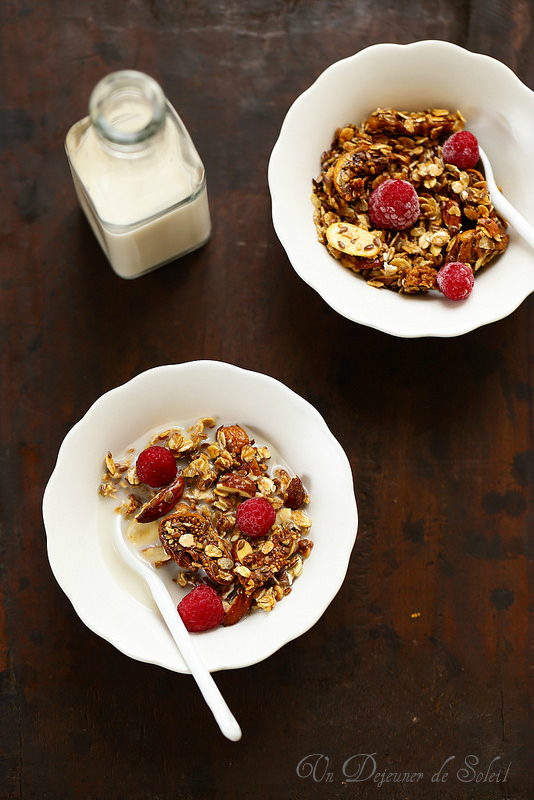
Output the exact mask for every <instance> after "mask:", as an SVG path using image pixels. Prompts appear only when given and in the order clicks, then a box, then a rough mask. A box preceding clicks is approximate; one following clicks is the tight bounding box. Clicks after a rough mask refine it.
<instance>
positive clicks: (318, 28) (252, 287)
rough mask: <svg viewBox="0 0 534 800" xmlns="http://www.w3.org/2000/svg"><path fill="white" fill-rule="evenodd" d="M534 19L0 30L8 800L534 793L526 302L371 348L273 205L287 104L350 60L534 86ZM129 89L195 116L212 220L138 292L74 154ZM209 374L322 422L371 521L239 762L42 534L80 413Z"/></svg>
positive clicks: (437, 16) (23, 10) (166, 23)
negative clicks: (427, 44)
mask: <svg viewBox="0 0 534 800" xmlns="http://www.w3.org/2000/svg"><path fill="white" fill-rule="evenodd" d="M533 18H534V2H533V0H501V1H500V2H497V0H486V2H477V1H476V0H469V2H468V1H467V0H466V2H460V1H459V0H451V2H435V1H434V2H431V1H430V0H404V2H403V3H402V4H401V3H397V2H393V1H392V0H384V2H382V3H375V4H372V3H368V2H360V3H358V2H354V1H353V2H350V0H317V1H315V2H309V3H305V2H297V1H296V0H291V1H290V0H287V2H283V0H273V2H271V3H265V2H264V0H245V1H244V2H240V1H238V0H227V1H226V2H223V1H221V2H218V3H213V2H208V0H198V1H197V2H196V3H192V2H171V0H150V2H146V3H145V2H139V0H124V2H122V1H121V2H116V0H91V2H81V1H80V0H70V2H66V0H41V2H36V0H27V2H25V3H23V2H15V0H11V1H10V2H9V1H7V0H6V2H5V3H4V4H3V5H2V8H1V10H0V23H1V24H0V37H1V42H0V54H1V62H0V82H1V87H2V100H1V105H0V115H1V124H0V140H1V143H2V151H1V158H2V163H1V168H2V173H1V174H2V183H1V185H2V197H3V203H2V214H1V217H0V229H1V242H2V256H1V271H2V284H1V292H2V310H1V319H0V325H1V335H2V350H1V357H2V379H3V392H2V414H1V426H2V436H1V459H2V480H1V489H2V505H1V512H0V513H1V520H2V522H1V539H0V558H1V562H0V675H1V691H0V797H1V798H2V800H7V798H9V800H12V799H13V800H15V799H16V800H62V799H63V798H65V800H82V798H83V800H89V799H90V800H107V798H110V799H111V798H119V799H120V800H175V798H176V799H177V798H184V799H185V798H199V797H200V798H204V797H206V798H211V797H213V798H220V800H227V799H228V800H230V799H231V800H235V798H243V799H246V800H248V798H251V797H254V796H260V797H263V798H269V799H270V798H291V797H295V798H315V797H321V798H328V800H331V799H333V798H348V797H359V798H368V797H379V798H385V800H389V799H390V798H410V799H411V798H414V800H424V799H425V798H432V800H434V798H436V799H437V800H440V799H441V798H462V799H463V798H465V800H496V799H497V798H499V799H500V798H507V800H528V799H529V798H532V797H533V796H534V778H533V764H532V752H533V745H534V736H533V727H532V714H533V697H534V693H533V684H532V675H533V669H534V659H533V633H534V629H533V618H532V604H533V602H534V598H533V595H532V581H533V558H534V549H533V538H532V537H533V528H534V524H533V522H534V519H533V499H534V498H533V491H532V480H533V475H534V449H533V417H532V391H533V389H534V362H533V358H534V355H533V350H532V348H533V344H534V318H533V311H534V299H533V298H532V297H531V298H529V299H528V300H526V301H525V302H524V303H523V304H522V305H521V307H520V308H518V309H517V310H516V311H515V312H514V313H513V314H511V315H510V316H509V317H508V318H507V319H504V320H503V321H501V322H498V323H495V324H493V325H489V326H487V327H484V328H482V329H480V330H478V331H475V332H473V333H470V334H467V335H465V336H462V337H459V338H455V339H451V340H443V339H419V340H403V339H396V338H394V337H390V336H387V335H384V334H382V333H379V332H377V331H374V330H372V329H368V328H364V327H362V326H359V325H357V324H353V323H351V322H349V321H348V320H345V319H344V318H342V317H341V316H339V315H337V314H336V313H335V312H334V311H333V310H331V309H330V307H329V306H327V305H326V304H325V303H324V302H323V300H322V299H321V298H320V297H319V296H318V295H317V294H316V293H315V292H314V291H313V290H311V289H310V288H309V287H308V286H307V285H305V284H304V283H303V282H302V281H301V280H300V279H299V277H298V276H297V275H296V273H295V272H294V271H293V270H292V268H291V266H290V264H289V262H288V259H287V257H286V255H285V252H284V250H283V249H282V247H281V245H280V243H279V242H278V239H277V237H276V235H275V233H274V231H273V228H272V224H271V218H270V198H269V193H268V188H267V181H266V170H267V162H268V158H269V154H270V152H271V149H272V146H273V144H274V142H275V140H276V137H277V135H278V131H279V128H280V125H281V123H282V120H283V117H284V115H285V113H286V111H287V109H288V107H289V105H290V104H291V103H292V101H293V100H294V99H295V98H296V97H297V96H298V95H299V94H300V93H301V92H302V91H303V90H304V89H305V88H307V87H308V86H309V84H310V83H311V82H312V81H313V80H314V79H315V77H316V76H317V75H319V73H320V72H322V70H323V69H324V68H325V67H327V66H328V65H329V64H330V63H332V62H333V61H336V60H338V59H339V58H342V57H344V56H348V55H350V54H352V53H354V52H357V51H358V50H360V49H362V48H363V47H365V46H367V45H369V44H373V43H376V42H380V41H394V42H400V43H408V42H411V41H415V40H417V39H427V38H442V39H447V40H449V41H451V42H455V43H458V44H460V45H462V46H464V47H466V48H468V49H471V50H474V51H478V52H481V53H487V54H489V55H492V56H494V57H496V58H498V59H500V60H501V61H503V62H504V63H506V64H507V65H508V66H509V67H511V68H512V69H513V70H514V71H515V72H516V73H517V75H518V76H519V77H520V78H521V79H522V80H523V81H524V82H525V83H526V84H527V85H528V86H529V87H530V88H531V89H534V48H533V47H532V41H533V36H534V27H533ZM125 67H134V68H137V69H141V70H143V71H145V72H147V73H149V74H150V75H152V76H153V77H155V78H156V79H157V80H158V81H159V82H160V83H161V84H162V86H163V87H164V89H165V91H166V93H167V95H168V96H169V97H170V98H171V100H172V102H173V103H174V104H175V106H176V107H177V109H178V110H179V112H180V113H181V115H182V117H183V119H184V121H185V123H186V125H187V126H188V128H189V130H190V132H191V134H192V136H193V138H194V140H195V142H196V144H197V147H198V149H199V151H200V153H201V155H202V157H203V160H204V162H205V165H206V168H207V174H208V180H209V192H210V201H211V209H212V216H213V224H214V230H213V237H212V239H211V242H210V243H209V244H208V245H207V246H206V247H205V248H204V249H202V250H201V251H198V252H196V253H194V254H192V255H190V256H188V257H186V258H185V259H183V260H182V261H181V262H180V263H175V264H172V265H170V266H167V267H165V268H162V269H160V270H157V271H156V272H154V273H152V274H150V275H148V276H145V277H144V278H141V279H139V280H136V281H124V280H121V279H120V278H118V277H116V276H115V275H114V273H113V272H112V270H111V269H110V267H109V266H108V264H107V262H106V260H105V258H104V256H103V255H102V253H101V251H100V249H99V246H98V244H97V243H96V240H95V239H94V237H93V235H92V233H91V231H90V229H89V226H88V225H87V223H86V221H85V219H84V218H83V216H82V214H81V212H80V210H79V206H78V205H77V202H76V199H75V196H74V191H73V187H72V183H71V179H70V175H69V172H68V167H67V162H66V158H65V154H64V150H63V140H64V136H65V133H66V131H67V129H68V127H69V126H70V125H71V124H72V123H73V122H75V121H76V120H77V119H79V118H80V117H81V116H83V115H84V114H85V109H86V103H87V99H88V96H89V93H90V91H91V89H92V87H93V86H94V84H95V83H96V82H97V81H98V80H99V79H100V78H101V77H103V75H105V74H106V73H108V72H111V71H113V70H116V69H121V68H125ZM533 138H534V131H533ZM318 332H319V333H318ZM311 343H313V346H311ZM198 358H211V359H220V360H224V361H228V362H231V363H234V364H238V365H240V366H244V367H247V368H251V369H254V370H258V371H260V372H265V373H267V374H270V375H273V376H275V377H276V378H278V379H280V380H281V381H283V382H284V383H286V384H287V385H288V386H290V387H291V388H292V389H294V390H295V391H297V392H298V393H299V394H301V395H302V396H304V397H305V398H306V399H307V400H309V401H310V402H311V403H313V404H314V405H315V406H316V407H317V409H318V410H319V411H320V412H321V413H322V414H323V415H324V417H325V418H326V420H327V422H328V424H329V426H330V428H331V429H332V431H333V433H334V434H335V435H336V437H337V438H338V439H339V440H340V441H341V442H342V444H343V446H344V448H345V450H346V452H347V454H348V456H349V458H350V461H351V464H352V468H353V473H354V483H355V488H356V495H357V499H358V505H359V512H360V528H359V535H358V539H357V543H356V546H355V549H354V553H353V557H352V560H351V564H350V567H349V571H348V575H347V579H346V581H345V583H344V585H343V587H342V589H341V591H340V592H339V594H338V595H337V597H336V598H335V600H334V601H333V602H332V604H331V606H330V607H329V609H328V611H327V613H326V614H325V615H324V617H323V618H322V619H321V620H320V621H319V622H318V623H317V624H316V625H315V627H314V628H313V629H312V630H310V631H309V632H308V633H307V634H306V635H304V636H302V637H300V638H299V639H298V640H296V641H294V642H292V643H291V644H288V645H287V646H285V647H284V648H282V650H280V651H279V652H277V653H276V654H275V655H274V656H272V657H271V658H269V659H268V660H266V661H265V662H263V663H261V664H257V665H255V666H252V667H249V668H246V669H243V670H237V671H229V672H223V673H218V674H217V676H216V678H217V682H218V684H219V686H220V687H221V689H222V691H223V694H224V695H225V696H226V697H227V698H228V701H229V704H230V706H231V707H232V709H233V710H234V712H235V714H236V716H237V718H238V719H239V721H240V723H241V725H242V728H243V732H244V735H243V739H242V741H241V742H240V743H238V744H234V743H230V742H228V741H226V740H225V739H223V737H222V736H221V735H220V733H219V731H218V729H217V727H216V724H215V722H214V721H213V718H212V716H211V714H210V712H209V711H208V710H207V709H206V707H205V706H204V704H203V702H202V700H201V698H200V695H199V693H198V692H197V690H196V687H195V685H194V683H193V680H192V679H191V678H190V676H187V675H179V674H174V673H171V672H168V671H166V670H164V669H161V668H158V667H154V666H149V665H146V664H143V663H138V662H136V661H133V660H130V659H128V658H127V657H125V656H123V655H122V654H121V653H119V652H118V651H116V650H115V649H114V648H113V647H112V646H111V645H110V644H108V643H107V642H106V641H104V640H102V639H100V638H99V637H97V636H96V635H94V634H93V633H92V632H90V631H89V630H88V629H87V628H86V627H85V626H84V625H83V623H82V622H81V621H80V620H79V619H78V617H77V616H76V614H75V612H74V611H73V609H72V607H71V605H70V602H69V601H68V599H67V598H66V597H65V596H64V595H63V593H62V592H61V590H60V589H59V588H58V586H57V584H56V582H55V580H54V577H53V575H52V573H51V571H50V568H49V566H48V561H47V554H46V540H45V534H44V528H43V523H42V516H41V500H42V494H43V490H44V487H45V484H46V481H47V479H48V477H49V475H50V473H51V471H52V469H53V466H54V463H55V459H56V455H57V451H58V448H59V445H60V443H61V441H62V439H63V438H64V436H65V434H66V433H67V432H68V430H69V429H70V428H71V427H72V425H73V424H74V423H76V422H77V421H78V419H79V418H80V417H81V416H82V415H83V414H84V412H85V411H86V410H87V409H88V408H89V406H90V405H91V404H92V403H93V402H94V401H95V400H96V399H97V398H98V397H99V396H100V395H101V394H102V393H103V392H105V391H107V390H109V389H111V388H113V387H115V386H117V385H119V384H121V383H123V382H125V381H126V380H128V379H129V378H131V377H132V376H134V375H135V374H137V373H138V372H140V371H142V370H144V369H147V368H149V367H153V366H156V365H159V364H165V363H172V362H180V361H188V360H192V359H198ZM82 513H83V512H82ZM311 754H315V755H313V756H312V755H311ZM365 755H368V756H369V758H368V760H367V764H366V767H365V769H367V772H362V773H360V775H361V778H362V779H361V780H359V781H354V780H351V778H354V777H355V775H356V774H357V769H358V767H359V766H362V762H363V759H364V756H365ZM371 756H372V758H373V759H374V762H373V761H372V760H371ZM466 760H467V762H466ZM445 762H447V763H446V764H445ZM465 762H466V763H465ZM444 764H445V766H444V767H443V765H444ZM442 767H443V768H442ZM441 768H442V769H441ZM440 769H441V772H440ZM462 769H463V770H464V772H463V773H462V772H459V771H460V770H462ZM373 770H374V775H372V772H373ZM499 771H500V772H499ZM393 773H395V774H396V775H399V774H402V775H404V774H405V773H409V774H410V775H414V776H415V777H414V779H413V780H412V782H411V783H406V782H403V783H399V782H392V781H393V778H392V777H391V775H392V774H393ZM436 773H438V775H436ZM491 773H493V775H494V780H493V781H490V778H489V776H490V775H491ZM366 775H368V776H371V775H372V777H366ZM381 775H383V776H384V777H380V776H381ZM388 775H389V776H390V777H389V782H386V778H387V777H388ZM419 775H420V777H417V776H419ZM462 776H463V780H462V779H461V777H462ZM495 776H497V777H499V780H498V781H497V780H496V779H495ZM433 777H434V778H435V780H434V781H433V780H432V778H433ZM437 778H439V781H438V780H437Z"/></svg>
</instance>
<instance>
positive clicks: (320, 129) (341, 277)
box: [268, 40, 534, 338]
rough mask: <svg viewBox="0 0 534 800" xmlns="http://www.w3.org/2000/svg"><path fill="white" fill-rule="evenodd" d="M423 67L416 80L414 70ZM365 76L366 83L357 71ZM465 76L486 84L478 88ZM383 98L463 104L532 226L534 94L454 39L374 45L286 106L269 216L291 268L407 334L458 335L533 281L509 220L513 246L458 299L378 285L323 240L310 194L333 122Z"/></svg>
mask: <svg viewBox="0 0 534 800" xmlns="http://www.w3.org/2000/svg"><path fill="white" fill-rule="evenodd" d="M423 65H424V66H425V70H424V71H421V70H422V67H423ZM446 67H447V70H446V69H445V68H446ZM415 74H417V75H418V85H417V86H415V85H414V81H412V82H410V81H409V80H408V79H409V77H410V76H412V77H413V76H414V75H415ZM437 74H439V75H440V77H441V84H440V86H439V90H438V89H436V88H435V86H436V75H437ZM360 75H361V76H363V75H365V81H363V80H362V81H358V76H360ZM466 76H468V78H469V76H471V79H472V84H473V85H476V86H477V87H478V89H477V92H478V94H477V97H475V96H474V94H475V92H474V89H473V87H472V85H471V83H470V81H469V80H468V79H466ZM386 77H387V82H386ZM380 81H382V83H380ZM404 82H406V85H404ZM375 84H376V85H375ZM378 85H380V86H381V88H380V90H378ZM494 97H496V99H495V100H494V99H493V98H494ZM477 98H478V99H477ZM456 99H458V100H459V102H458V103H456V102H455V100H456ZM396 100H397V102H396ZM381 105H382V106H387V105H391V106H394V107H395V106H396V107H397V108H402V109H411V110H418V109H419V108H426V107H430V106H432V107H434V108H435V107H449V108H453V107H454V108H455V109H456V108H459V109H460V110H461V111H462V113H464V116H466V118H467V122H468V127H469V129H470V130H472V131H473V132H474V133H475V134H476V135H477V136H478V137H479V139H480V142H481V144H483V146H484V149H485V150H486V152H487V153H488V156H489V158H490V160H491V161H492V164H493V168H494V172H495V177H496V179H497V182H498V183H499V184H500V186H501V189H502V190H503V191H504V193H505V194H506V196H507V197H508V199H509V200H510V201H511V202H512V203H514V204H515V205H516V206H517V208H518V209H519V210H520V211H521V213H522V214H523V216H525V217H526V218H527V219H528V220H529V221H530V222H531V223H532V224H534V209H533V208H532V204H531V201H530V196H529V187H530V186H531V185H532V184H533V183H534V156H533V155H532V152H531V136H532V133H531V132H532V130H534V92H532V91H531V90H530V89H529V88H528V87H527V86H526V85H525V84H523V83H522V82H521V81H520V79H519V78H518V77H517V76H516V75H515V73H514V72H513V71H512V70H511V69H510V68H509V67H507V66H506V65H504V64H502V63H501V62H500V61H497V60H496V59H494V58H492V57H491V56H486V55H483V54H480V53H474V52H471V51H469V50H466V49H464V48H462V47H460V46H459V45H455V44H452V43H450V42H445V41H441V40H424V41H419V42H413V43H411V44H391V43H382V44H375V45H371V46H370V47H367V48H365V49H363V50H361V51H359V52H358V53H356V54H354V55H352V56H349V57H347V58H344V59H341V60H340V61H337V62H335V63H334V64H331V65H330V66H329V67H327V68H326V69H325V70H324V72H322V73H321V74H320V75H319V76H318V77H317V79H316V80H315V81H314V82H313V83H312V84H311V86H310V87H309V88H308V89H306V90H305V91H304V92H303V93H302V94H301V95H300V96H299V97H298V98H297V99H296V100H295V101H294V102H293V104H292V105H291V107H290V108H289V110H288V112H287V114H286V116H285V119H284V121H283V123H282V126H281V129H280V134H279V136H278V139H277V141H276V143H275V145H274V147H273V150H272V153H271V156H270V159H269V166H268V182H269V188H270V193H271V202H272V219H273V226H274V229H275V231H276V234H277V236H278V238H279V240H280V242H281V244H282V246H283V247H284V249H285V251H286V253H287V256H288V258H289V261H290V262H291V264H292V266H293V268H294V269H295V271H296V272H297V274H298V275H299V276H300V277H301V278H302V279H303V280H304V281H305V282H306V283H308V285H309V286H311V287H312V288H313V289H314V290H315V291H317V292H318V293H319V294H320V295H321V296H322V297H323V299H324V300H325V301H326V303H328V304H329V305H330V306H331V307H332V308H333V309H334V310H335V311H337V312H338V313H340V314H341V315H343V316H344V317H346V318H347V319H349V320H352V321H353V322H357V323H360V324H363V325H367V326H369V327H372V328H375V329H377V330H380V331H382V332H384V333H387V334H391V335H395V336H399V337H406V338H415V337H423V336H435V337H449V336H458V335H462V334H464V333H467V332H469V331H471V330H474V329H476V328H478V327H480V326H482V325H486V324H489V323H492V322H495V321H497V320H499V319H502V318H504V317H506V316H507V315H509V314H510V313H512V312H513V311H514V310H515V309H516V308H517V307H518V306H519V305H520V304H521V303H522V302H523V301H524V299H525V298H526V297H527V296H528V295H529V294H530V293H531V292H532V291H533V290H534V253H533V252H532V250H531V249H530V248H529V247H528V245H526V244H525V243H524V242H523V241H522V240H521V239H520V238H519V237H518V236H517V235H515V233H514V232H513V231H512V230H511V229H510V230H509V232H510V233H511V240H510V244H509V247H508V250H507V252H506V253H505V254H504V255H503V256H501V257H500V258H499V259H497V260H496V261H495V262H494V263H493V264H491V265H489V267H488V268H487V269H486V270H484V271H483V272H481V273H480V274H479V275H478V276H477V281H476V292H473V293H472V295H471V297H470V298H469V299H468V300H467V301H464V302H462V303H454V302H451V301H448V300H445V299H444V298H443V297H442V296H441V295H438V293H429V294H426V295H422V296H417V297H413V296H412V297H410V296H403V295H399V294H398V293H396V292H391V291H388V290H377V289H375V288H373V287H370V286H368V285H367V284H366V283H365V281H363V280H362V279H360V278H359V276H355V275H353V274H352V273H351V272H350V271H349V270H347V269H345V268H344V267H341V265H340V264H339V263H338V262H337V261H336V260H335V259H333V258H332V257H331V256H330V255H329V254H328V252H327V250H326V248H325V247H324V246H323V245H321V244H320V243H319V242H318V241H317V237H316V233H315V227H314V225H313V218H312V217H313V207H312V204H311V199H310V198H311V187H312V179H313V178H316V177H317V176H318V175H319V172H320V161H319V160H320V155H321V153H322V152H324V150H327V149H328V148H329V146H330V143H331V141H332V138H333V134H334V131H335V129H336V128H337V127H340V126H341V125H343V124H346V123H348V122H355V123H356V124H359V123H360V122H361V121H362V120H363V119H364V118H365V117H366V116H368V114H369V113H371V111H373V110H374V109H375V108H376V107H378V106H381ZM302 131H305V132H306V133H305V134H303V133H302ZM490 132H491V137H490V136H489V133H490ZM517 152H521V153H522V159H521V160H518V159H517ZM503 265H504V268H503Z"/></svg>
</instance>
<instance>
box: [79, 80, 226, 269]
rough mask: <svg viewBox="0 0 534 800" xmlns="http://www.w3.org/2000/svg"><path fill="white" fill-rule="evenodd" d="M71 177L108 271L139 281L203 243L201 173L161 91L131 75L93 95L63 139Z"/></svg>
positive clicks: (206, 219) (207, 226)
mask: <svg viewBox="0 0 534 800" xmlns="http://www.w3.org/2000/svg"><path fill="white" fill-rule="evenodd" d="M65 149H66V152H67V157H68V160H69V165H70V168H71V172H72V178H73V181H74V186H75V189H76V194H77V195H78V200H79V202H80V205H81V207H82V208H83V210H84V212H85V214H86V216H87V219H88V220H89V222H90V224H91V227H92V229H93V231H94V233H95V235H96V237H97V239H98V241H99V242H100V244H101V246H102V249H103V250H104V252H105V254H106V256H107V258H108V260H109V262H110V264H111V266H112V267H113V269H114V270H115V272H116V273H117V274H118V275H120V276H121V277H122V278H136V277H138V276H139V275H143V274H144V273H145V272H148V271H150V270H152V269H155V268H156V267H159V266H161V265H163V264H166V263H167V262H169V261H172V260H173V259H175V258H178V257H179V256H183V255H185V254H186V253H189V252H191V251H192V250H196V249H197V248H198V247H201V246H202V245H203V244H205V243H206V242H207V241H208V239H209V237H210V233H211V223H210V214H209V208H208V196H207V190H206V175H205V171H204V166H203V164H202V161H201V160H200V157H199V155H198V153H197V151H196V149H195V146H194V144H193V142H192V140H191V137H190V136H189V134H188V132H187V130H186V128H185V126H184V124H183V122H182V120H181V119H180V117H179V116H178V114H177V113H176V111H175V110H174V108H173V107H172V106H171V104H170V103H169V101H168V100H167V99H166V98H165V96H164V94H163V92H162V90H161V88H160V86H159V85H158V84H157V83H156V81H154V80H153V79H152V78H150V77H149V76H148V75H145V74H143V73H142V72H137V71H135V70H123V71H120V72H113V73H111V74H110V75H108V76H107V77H105V78H103V80H101V81H100V82H99V83H98V84H97V85H96V87H95V88H94V90H93V92H92V94H91V98H90V101H89V116H88V117H85V118H84V119H82V120H80V121H79V122H77V123H76V124H75V125H73V126H72V128H71V129H70V130H69V132H68V133H67V137H66V140H65Z"/></svg>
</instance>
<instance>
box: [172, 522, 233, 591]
mask: <svg viewBox="0 0 534 800" xmlns="http://www.w3.org/2000/svg"><path fill="white" fill-rule="evenodd" d="M159 538H160V541H161V544H162V545H163V549H164V550H165V552H166V553H167V554H168V555H169V556H170V557H171V558H172V559H173V560H174V561H176V563H177V564H178V565H179V566H180V567H182V569H188V570H192V571H196V570H198V569H200V568H203V569H204V570H205V571H206V574H207V575H208V577H209V578H211V580H213V581H215V583H217V584H228V583H231V582H232V580H233V578H234V575H233V567H234V560H233V558H232V552H231V549H230V546H229V544H228V542H226V541H225V539H222V538H221V537H220V536H218V535H217V534H216V533H215V530H214V529H213V527H212V525H211V524H210V522H209V520H208V519H207V518H206V517H205V516H204V515H203V514H199V513H198V511H192V510H190V509H187V510H186V509H184V508H181V509H180V511H178V513H176V514H171V515H170V516H168V517H165V518H164V519H162V520H161V522H160V523H159Z"/></svg>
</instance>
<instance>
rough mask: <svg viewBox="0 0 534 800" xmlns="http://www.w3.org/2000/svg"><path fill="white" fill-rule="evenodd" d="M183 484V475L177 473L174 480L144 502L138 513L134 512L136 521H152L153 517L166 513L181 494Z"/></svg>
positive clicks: (157, 517)
mask: <svg viewBox="0 0 534 800" xmlns="http://www.w3.org/2000/svg"><path fill="white" fill-rule="evenodd" d="M184 485H185V483H184V479H183V477H182V476H181V475H178V477H177V478H176V480H175V481H173V482H172V483H171V484H170V485H169V486H165V487H164V488H163V489H161V491H159V492H158V493H157V494H156V495H154V497H153V498H152V499H151V500H149V501H148V502H147V503H145V504H144V506H143V507H142V508H141V510H140V511H139V513H138V514H136V517H135V518H136V520H137V522H154V520H155V519H159V518H160V517H163V516H164V515H165V514H168V513H169V511H171V510H172V509H173V508H174V506H175V505H176V503H177V502H178V500H179V499H180V497H181V496H182V492H183V491H184Z"/></svg>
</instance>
